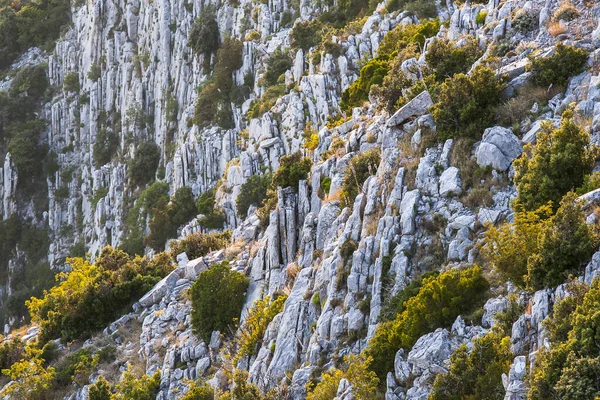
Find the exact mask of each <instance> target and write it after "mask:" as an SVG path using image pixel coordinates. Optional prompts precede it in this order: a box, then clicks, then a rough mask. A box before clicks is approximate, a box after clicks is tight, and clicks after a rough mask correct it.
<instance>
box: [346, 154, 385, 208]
mask: <svg viewBox="0 0 600 400" xmlns="http://www.w3.org/2000/svg"><path fill="white" fill-rule="evenodd" d="M380 162H381V154H380V153H379V149H376V148H373V149H371V150H368V151H366V152H364V153H360V154H358V155H357V156H356V157H353V158H352V159H351V160H350V165H348V167H346V168H345V169H344V178H343V179H342V187H341V191H340V198H341V203H342V207H346V206H351V205H353V203H352V201H353V200H354V198H355V197H356V196H357V195H358V194H359V193H360V192H361V191H362V185H363V184H364V183H365V181H366V180H367V178H368V177H370V176H371V175H374V174H375V173H376V172H377V168H378V167H379V163H380Z"/></svg>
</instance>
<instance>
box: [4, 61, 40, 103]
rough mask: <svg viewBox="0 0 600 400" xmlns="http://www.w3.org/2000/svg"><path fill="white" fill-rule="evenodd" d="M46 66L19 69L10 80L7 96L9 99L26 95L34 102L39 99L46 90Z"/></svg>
mask: <svg viewBox="0 0 600 400" xmlns="http://www.w3.org/2000/svg"><path fill="white" fill-rule="evenodd" d="M46 68H47V65H46V64H38V65H32V66H27V67H23V68H21V69H20V70H19V71H18V72H17V73H16V74H15V76H14V78H13V79H12V82H11V83H10V88H9V89H8V94H9V95H10V96H11V97H17V96H19V95H22V94H24V95H26V96H28V97H31V98H33V99H35V100H39V99H41V97H42V96H43V95H44V93H45V92H46V89H47V88H48V78H47V77H46Z"/></svg>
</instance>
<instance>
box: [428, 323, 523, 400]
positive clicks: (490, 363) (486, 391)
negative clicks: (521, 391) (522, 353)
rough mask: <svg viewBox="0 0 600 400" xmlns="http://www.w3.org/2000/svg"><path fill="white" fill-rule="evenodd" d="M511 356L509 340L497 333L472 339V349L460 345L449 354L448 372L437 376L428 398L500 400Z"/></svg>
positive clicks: (511, 359)
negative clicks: (503, 380)
mask: <svg viewBox="0 0 600 400" xmlns="http://www.w3.org/2000/svg"><path fill="white" fill-rule="evenodd" d="M513 357H514V356H513V354H512V353H511V351H510V337H508V336H506V337H504V336H503V334H502V333H501V332H500V331H499V330H493V331H491V332H490V333H488V334H487V335H484V336H481V337H478V338H475V339H473V349H472V350H469V348H468V347H467V345H466V344H463V345H462V346H460V347H459V348H458V349H456V350H455V351H454V353H452V356H451V357H450V365H449V368H448V372H447V373H441V374H438V375H437V377H436V378H435V382H434V384H433V391H432V392H431V394H430V395H429V399H431V400H454V399H489V400H502V399H504V395H505V394H506V390H505V389H504V386H503V385H502V374H508V371H509V369H510V364H511V363H512V361H513Z"/></svg>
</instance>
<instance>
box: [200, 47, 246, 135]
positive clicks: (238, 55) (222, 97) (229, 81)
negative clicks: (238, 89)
mask: <svg viewBox="0 0 600 400" xmlns="http://www.w3.org/2000/svg"><path fill="white" fill-rule="evenodd" d="M242 49H243V46H242V42H240V41H239V40H237V39H233V38H229V37H228V38H226V39H225V40H224V41H223V44H222V46H221V48H220V49H219V50H218V51H217V59H216V62H215V68H214V74H213V79H212V81H210V82H209V83H206V84H205V85H204V86H202V87H201V88H200V90H199V93H198V99H197V101H196V106H195V110H194V122H195V123H196V124H197V125H199V126H201V127H202V126H206V125H208V124H210V123H213V122H214V123H216V124H217V125H219V126H220V127H222V128H223V129H230V128H233V126H234V125H233V116H232V112H231V102H232V101H234V100H235V99H234V97H235V96H234V91H235V90H234V89H235V87H234V83H233V76H232V74H233V72H234V71H235V70H237V69H239V68H241V66H242Z"/></svg>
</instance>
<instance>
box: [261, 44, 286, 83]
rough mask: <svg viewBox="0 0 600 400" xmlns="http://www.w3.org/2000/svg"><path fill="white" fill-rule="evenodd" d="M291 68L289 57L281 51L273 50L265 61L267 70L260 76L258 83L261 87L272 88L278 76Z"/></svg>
mask: <svg viewBox="0 0 600 400" xmlns="http://www.w3.org/2000/svg"><path fill="white" fill-rule="evenodd" d="M291 67H292V60H291V58H290V56H289V55H288V54H287V53H286V52H284V51H282V50H281V49H279V48H278V49H277V50H275V51H274V52H273V53H272V54H271V55H270V56H269V58H268V60H267V70H266V71H265V73H264V74H263V76H262V81H261V82H260V83H261V84H262V85H263V86H273V85H275V84H277V81H278V80H279V76H281V74H283V73H284V72H285V71H287V70H288V69H290V68H291Z"/></svg>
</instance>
